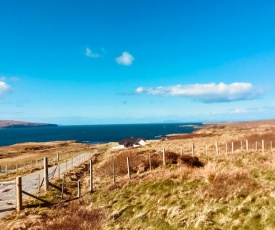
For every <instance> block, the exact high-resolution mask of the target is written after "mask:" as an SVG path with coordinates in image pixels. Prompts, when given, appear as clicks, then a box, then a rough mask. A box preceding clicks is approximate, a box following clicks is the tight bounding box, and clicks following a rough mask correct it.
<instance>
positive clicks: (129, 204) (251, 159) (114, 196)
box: [24, 125, 275, 230]
mask: <svg viewBox="0 0 275 230" xmlns="http://www.w3.org/2000/svg"><path fill="white" fill-rule="evenodd" d="M253 130H254V131H255V132H257V135H260V136H254V135H251V133H252V132H251V129H249V128H248V127H241V128H240V127H238V126H233V127H230V126H227V125H225V126H224V127H219V126H217V127H215V128H214V129H211V128H207V129H204V130H199V131H198V133H201V135H200V136H199V137H198V136H196V135H192V136H189V138H184V139H177V138H174V139H173V140H168V141H160V142H154V143H152V144H151V145H148V146H145V147H144V148H137V149H126V150H119V151H111V150H106V151H105V153H104V154H102V155H100V156H99V157H98V158H97V161H96V163H95V165H94V168H95V174H94V181H95V192H94V193H92V194H89V193H85V195H84V197H82V198H81V199H80V200H78V201H76V202H75V203H74V204H72V206H71V205H69V204H68V205H67V206H66V205H65V204H62V205H63V206H62V205H61V204H60V206H54V207H56V209H58V211H56V212H55V213H57V212H58V213H59V212H60V213H61V214H60V216H56V217H53V215H50V214H49V213H50V211H47V212H46V211H45V209H42V210H40V212H41V213H40V214H39V216H40V217H41V216H42V217H43V215H45V216H46V217H45V218H44V219H43V218H42V219H43V221H44V222H45V223H44V224H43V225H42V226H43V228H44V229H47V227H48V226H51V227H53V228H51V229H58V228H60V226H61V225H62V224H63V225H64V226H68V229H70V226H69V224H68V223H71V222H72V221H73V222H74V223H79V221H80V219H83V220H84V221H83V223H79V226H80V227H79V229H84V227H86V229H89V228H90V229H92V227H91V223H92V222H93V218H95V219H96V220H95V223H96V224H95V226H96V228H97V229H165V230H166V229H236V230H237V229H263V230H264V229H275V208H274V207H275V192H274V191H275V153H274V152H273V151H271V148H266V149H265V152H264V153H262V151H261V150H259V151H255V149H253V148H249V151H246V150H245V142H244V141H245V140H246V139H247V140H248V141H249V143H252V142H254V141H255V139H258V138H259V139H265V141H266V142H269V141H270V142H271V139H273V134H272V132H271V131H272V130H271V129H270V128H267V127H265V126H264V127H263V128H261V127H260V128H259V127H254V126H253ZM240 140H243V151H240V149H237V147H238V144H237V143H240ZM216 141H217V142H219V150H220V154H219V155H216V153H215V145H214V143H215V142H216ZM232 141H234V143H236V146H234V147H236V151H235V152H234V153H233V154H232V153H231V152H230V149H229V148H228V154H226V153H225V143H231V142H232ZM259 142H260V140H259ZM192 143H194V144H195V149H194V150H195V157H192V156H191V144H192ZM274 143H275V142H274ZM205 145H208V146H209V152H208V155H206V154H205ZM163 147H165V148H166V157H167V158H166V162H167V165H166V166H163V165H162V148H163ZM182 147H183V155H181V154H180V152H181V148H182ZM228 147H229V146H228ZM239 147H240V146H239ZM270 147H271V146H270ZM258 148H260V145H258ZM149 153H150V155H151V162H152V165H154V167H152V171H149V170H148V168H149V161H148V156H149ZM126 157H129V158H130V162H131V169H132V173H133V174H132V179H131V180H129V179H128V178H127V169H126ZM114 162H115V163H116V165H117V167H118V165H119V164H121V168H119V167H118V168H117V175H118V177H117V181H116V183H114V182H113V181H112V172H113V163H114ZM153 162H154V163H153ZM186 162H187V163H186ZM196 164H198V165H196ZM140 165H142V166H144V167H145V168H146V169H145V170H144V171H140V170H139V168H140ZM82 170H83V172H82ZM82 170H81V169H80V171H79V172H71V174H70V175H71V176H70V178H74V177H76V179H79V178H80V179H81V180H82V181H84V191H85V189H86V190H87V187H88V182H87V174H86V173H85V170H87V169H86V168H85V167H83V169H82ZM76 179H71V181H72V185H71V187H70V186H68V187H67V188H68V190H69V191H71V190H73V189H74V186H73V182H74V181H75V180H76ZM42 213H44V214H42ZM53 213H54V212H53ZM37 215H38V214H37ZM24 218H27V217H24ZM97 223H98V224H97ZM81 224H83V225H81ZM36 226H38V225H36ZM72 226H74V228H75V229H78V228H77V225H75V224H72ZM29 229H35V227H34V226H31V227H30V228H29ZM61 229H62V228H61Z"/></svg>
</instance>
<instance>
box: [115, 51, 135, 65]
mask: <svg viewBox="0 0 275 230" xmlns="http://www.w3.org/2000/svg"><path fill="white" fill-rule="evenodd" d="M134 59H135V58H134V57H133V56H132V55H131V54H130V53H128V52H126V51H125V52H123V53H122V55H121V56H120V57H117V58H116V59H115V60H116V62H117V63H118V64H119V65H127V66H129V65H132V63H133V61H134Z"/></svg>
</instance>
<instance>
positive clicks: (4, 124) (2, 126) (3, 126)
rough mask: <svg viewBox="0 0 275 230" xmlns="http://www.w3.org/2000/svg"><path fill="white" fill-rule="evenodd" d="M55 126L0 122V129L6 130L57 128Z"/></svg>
mask: <svg viewBox="0 0 275 230" xmlns="http://www.w3.org/2000/svg"><path fill="white" fill-rule="evenodd" d="M57 126H58V125H56V124H47V123H36V122H25V121H13V120H0V129H7V128H33V127H57Z"/></svg>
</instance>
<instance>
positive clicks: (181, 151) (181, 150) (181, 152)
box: [180, 147, 183, 155]
mask: <svg viewBox="0 0 275 230" xmlns="http://www.w3.org/2000/svg"><path fill="white" fill-rule="evenodd" d="M180 155H183V147H181V148H180Z"/></svg>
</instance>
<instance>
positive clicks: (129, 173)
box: [127, 157, 131, 179]
mask: <svg viewBox="0 0 275 230" xmlns="http://www.w3.org/2000/svg"><path fill="white" fill-rule="evenodd" d="M127 169H128V177H129V179H131V171H130V160H129V157H127Z"/></svg>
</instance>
